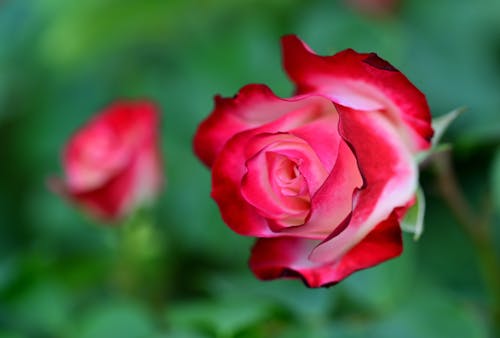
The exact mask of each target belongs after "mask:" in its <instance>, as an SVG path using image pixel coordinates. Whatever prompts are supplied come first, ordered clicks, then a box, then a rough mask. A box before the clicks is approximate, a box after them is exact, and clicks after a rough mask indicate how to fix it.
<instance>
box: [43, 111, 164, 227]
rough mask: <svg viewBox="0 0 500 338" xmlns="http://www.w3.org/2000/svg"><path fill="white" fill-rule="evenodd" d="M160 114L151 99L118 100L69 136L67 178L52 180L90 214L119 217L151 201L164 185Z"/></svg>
mask: <svg viewBox="0 0 500 338" xmlns="http://www.w3.org/2000/svg"><path fill="white" fill-rule="evenodd" d="M158 127H159V118H158V111H157V108H156V107H155V106H154V105H153V104H152V103H150V102H146V101H136V102H116V103H114V104H112V105H111V106H109V107H107V108H106V109H105V110H103V111H102V112H100V113H99V114H97V115H96V116H95V117H93V118H92V119H91V120H90V121H89V122H88V123H87V124H86V125H85V126H84V127H83V128H81V129H80V130H78V131H77V132H76V133H75V134H74V135H73V137H71V139H70V140H69V141H68V143H67V144H66V146H65V149H64V152H63V158H62V162H63V167H64V172H65V178H64V179H55V180H51V181H50V185H51V187H52V189H53V190H55V191H57V192H58V193H60V194H61V195H63V196H64V197H66V198H68V199H69V200H70V201H72V202H74V203H75V204H76V205H78V206H79V207H81V208H82V209H83V210H84V211H85V212H87V213H88V214H90V215H92V216H94V217H96V218H99V219H101V220H104V221H115V220H119V219H121V218H123V217H124V216H126V215H128V214H130V213H131V212H133V211H134V210H135V209H136V208H137V207H139V206H141V205H143V204H144V203H146V202H148V201H150V200H152V199H153V198H154V197H155V196H156V194H157V193H158V191H159V189H160V187H161V185H162V180H163V178H162V161H161V156H160V150H159V145H158V141H159V140H158Z"/></svg>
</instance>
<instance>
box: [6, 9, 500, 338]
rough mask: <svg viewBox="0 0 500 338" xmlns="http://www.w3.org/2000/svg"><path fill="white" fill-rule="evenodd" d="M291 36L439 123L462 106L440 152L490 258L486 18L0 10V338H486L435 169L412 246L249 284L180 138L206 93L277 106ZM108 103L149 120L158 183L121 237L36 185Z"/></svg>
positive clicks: (492, 200) (496, 115)
mask: <svg viewBox="0 0 500 338" xmlns="http://www.w3.org/2000/svg"><path fill="white" fill-rule="evenodd" d="M288 33H295V34H298V35H299V36H300V37H301V38H302V39H303V40H305V41H306V42H307V43H308V44H309V45H310V46H311V47H312V48H313V49H314V50H316V51H317V52H318V53H321V54H333V53H334V52H337V51H340V50H342V49H344V48H348V47H351V48H354V49H356V50H358V51H363V52H369V51H374V52H377V53H378V54H379V55H380V56H382V57H383V58H385V59H387V60H389V61H390V62H391V63H392V64H394V65H395V66H396V67H398V68H399V69H401V70H402V71H403V72H404V73H405V74H406V75H407V76H408V77H409V78H410V79H411V80H412V81H413V82H414V83H415V84H416V85H417V87H419V88H420V89H421V90H422V91H423V92H424V93H425V94H426V95H427V98H428V100H429V103H430V106H431V108H432V111H433V114H434V116H439V115H441V114H444V113H446V112H447V111H450V110H452V109H454V108H456V107H458V106H464V105H465V106H467V107H468V111H467V112H466V113H465V114H463V115H462V116H461V117H460V118H459V119H458V120H457V121H456V122H455V123H454V124H453V126H452V128H451V129H450V130H449V131H448V133H447V134H446V136H445V140H446V141H450V142H452V143H453V144H454V151H453V159H454V166H455V168H456V169H457V174H458V177H459V179H460V182H461V184H462V186H463V188H464V190H465V195H466V197H467V198H468V200H469V201H470V203H471V205H472V206H473V207H474V210H475V211H476V212H477V213H478V214H480V215H483V216H484V218H485V219H486V220H487V221H488V223H489V225H490V227H491V229H492V234H491V236H493V237H494V239H493V242H494V246H495V249H494V250H496V254H497V259H498V255H499V249H498V248H499V246H500V230H499V215H500V1H498V0H401V4H400V6H399V8H398V10H397V11H395V12H394V13H392V14H390V15H383V16H380V15H376V16H375V15H370V14H367V13H361V12H359V11H356V10H354V9H352V8H350V7H349V6H347V5H346V3H345V2H342V1H335V0H288V1H285V0H241V1H234V0H198V1H187V0H165V1H160V0H158V1H152V0H149V1H139V0H137V1H134V0H86V1H65V0H43V1H42V0H38V1H35V0H17V1H16V0H3V1H0V226H1V228H0V229H1V230H0V231H1V232H0V337H1V338H7V337H9V338H17V337H47V338H48V337H78V338H79V337H82V338H83V337H85V338H87V337H88V338H93V337H97V338H100V337H105V338H108V337H111V338H114V337H169V338H187V337H193V338H198V337H200V338H201V337H217V338H230V337H282V338H303V337H305V338H307V337H312V338H323V337H325V338H329V337H332V338H358V337H363V338H365V337H369V338H393V337H394V338H399V337H405V338H421V337H425V338H434V337H435V338H447V337H450V338H455V337H466V338H476V337H477V338H480V337H488V336H490V337H491V336H492V333H491V332H492V327H493V326H494V324H495V323H494V321H495V320H494V319H492V318H491V314H490V313H491V308H492V306H493V305H495V304H494V300H493V299H492V296H491V291H488V289H487V288H486V285H485V283H484V281H483V278H482V274H481V269H480V264H479V263H478V262H480V259H481V255H478V253H477V250H476V249H477V248H476V249H475V248H474V246H473V243H472V241H471V239H470V238H469V237H468V236H467V235H466V234H465V233H464V231H462V230H461V228H460V226H459V225H458V224H457V222H456V221H455V218H454V216H453V215H452V213H451V212H450V211H449V209H448V208H447V207H446V205H445V203H444V202H443V199H442V198H441V197H440V194H439V191H438V189H437V188H436V187H437V185H436V175H435V174H434V173H433V170H431V169H427V170H425V171H424V172H423V174H422V178H421V180H422V184H423V187H424V191H425V194H426V195H427V213H426V218H425V226H426V228H425V231H424V234H423V236H422V237H421V239H420V241H418V242H416V243H415V242H414V241H413V240H412V238H411V237H410V236H408V237H405V251H404V254H403V255H402V256H401V257H399V258H397V259H395V260H392V261H390V262H388V263H386V264H382V265H380V266H378V267H376V268H373V269H369V270H365V271H362V272H359V273H357V274H355V275H353V276H351V277H349V278H348V279H347V280H345V281H343V282H341V283H340V284H338V285H337V286H335V287H332V288H329V289H307V288H306V287H305V286H304V285H302V283H301V282H300V281H274V282H260V281H257V280H255V279H254V278H253V276H252V275H251V273H250V272H249V270H248V268H247V258H248V256H249V249H250V247H251V244H252V242H253V240H252V239H250V238H244V237H240V236H238V235H236V234H234V233H232V232H231V231H230V230H229V229H228V228H227V227H226V226H225V225H224V224H223V223H222V221H221V219H220V217H219V214H218V210H217V208H216V206H215V203H214V202H213V201H212V200H211V199H210V198H209V193H210V174H209V172H208V170H207V169H206V168H204V167H203V166H202V165H201V164H200V162H198V161H197V159H196V158H194V156H193V154H192V151H191V139H192V136H193V134H194V132H195V129H196V126H197V124H198V123H199V122H200V121H201V120H202V119H203V118H204V117H206V116H207V114H209V112H210V111H211V109H212V107H213V101H212V100H213V96H214V95H215V94H217V93H219V94H222V95H224V96H232V95H233V94H235V93H236V92H237V90H238V89H239V88H240V87H242V86H243V85H245V84H247V83H266V84H268V85H269V86H270V87H271V88H273V90H275V91H276V92H277V93H278V94H280V95H284V96H286V95H289V94H290V93H291V91H292V85H291V84H290V83H289V82H288V80H287V78H286V76H285V74H284V73H283V71H282V69H281V60H280V45H279V39H280V37H281V36H282V35H284V34H288ZM118 98H150V99H152V100H154V101H156V102H157V103H158V104H159V106H160V107H161V110H162V139H161V141H162V147H163V153H164V157H165V162H166V175H167V180H168V182H167V188H166V189H165V190H164V192H163V194H162V195H161V196H160V198H159V201H158V205H157V207H156V208H155V211H154V215H153V216H152V217H150V218H147V217H144V216H138V217H139V218H138V219H136V222H135V223H136V226H134V227H129V228H113V227H109V226H104V225H102V224H101V225H99V224H96V222H95V221H93V220H91V219H88V218H86V217H85V216H84V215H82V214H81V213H80V212H79V211H78V210H76V209H75V208H73V207H72V206H71V205H69V204H68V203H66V202H65V201H64V200H62V199H61V198H60V197H58V196H56V195H54V194H53V193H51V192H50V191H49V190H48V189H47V188H46V184H45V182H46V179H47V177H49V176H51V175H61V174H62V173H61V164H60V151H61V149H62V147H63V145H64V144H65V142H66V140H68V138H69V137H70V135H71V134H72V133H73V132H74V131H75V129H77V128H78V127H79V126H81V125H82V124H83V123H85V121H87V120H88V119H89V118H90V116H92V114H93V113H95V112H97V111H99V110H100V109H102V108H103V107H104V106H106V105H108V104H109V103H111V102H112V101H114V100H116V99H118ZM149 223H153V226H151V224H149ZM137 224H139V225H137ZM496 263H498V260H497V261H496ZM496 263H495V262H494V263H493V264H496ZM490 286H491V285H490ZM496 306H497V308H498V306H499V304H498V303H497V304H496ZM496 324H497V325H498V323H496Z"/></svg>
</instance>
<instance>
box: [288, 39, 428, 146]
mask: <svg viewBox="0 0 500 338" xmlns="http://www.w3.org/2000/svg"><path fill="white" fill-rule="evenodd" d="M282 46H283V62H284V67H285V69H286V71H287V73H288V75H289V76H290V78H291V79H292V81H294V82H295V84H296V85H297V90H298V92H299V93H318V94H323V95H326V96H327V97H329V98H331V99H332V100H333V101H334V102H336V103H339V104H341V105H344V106H346V107H350V108H353V109H356V110H366V111H378V110H380V111H381V112H382V113H383V114H387V116H388V117H389V118H390V119H391V120H392V121H393V123H395V125H397V127H398V129H399V130H400V137H402V138H403V139H405V140H406V141H407V142H408V144H409V145H410V146H411V148H412V149H413V150H414V151H416V150H424V149H427V148H428V147H429V146H430V139H431V137H432V134H433V131H432V127H431V115H430V110H429V106H428V104H427V101H426V98H425V96H424V95H423V94H422V93H421V92H420V91H419V90H418V89H417V88H416V87H415V86H414V85H413V84H412V83H411V82H410V81H409V80H408V79H407V78H406V77H405V76H404V75H403V74H402V73H401V72H399V71H398V70H397V69H395V68H394V67H393V66H391V65H390V64H389V63H388V62H387V61H385V60H383V59H381V58H379V57H378V56H377V55H376V54H374V53H371V54H360V53H357V52H355V51H354V50H352V49H348V50H345V51H342V52H340V53H337V54H335V55H333V56H319V55H316V54H315V53H314V52H313V51H312V50H311V49H310V48H309V47H308V46H307V45H306V44H305V43H304V42H302V41H301V40H300V39H299V38H297V37H296V36H294V35H288V36H285V37H284V38H283V40H282Z"/></svg>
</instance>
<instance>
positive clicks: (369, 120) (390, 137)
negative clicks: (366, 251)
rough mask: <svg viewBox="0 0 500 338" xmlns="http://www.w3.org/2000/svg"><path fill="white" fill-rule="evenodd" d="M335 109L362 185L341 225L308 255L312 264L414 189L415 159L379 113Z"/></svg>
mask: <svg viewBox="0 0 500 338" xmlns="http://www.w3.org/2000/svg"><path fill="white" fill-rule="evenodd" d="M338 110H339V113H340V121H341V122H340V123H341V126H340V130H341V134H342V136H343V137H344V138H345V140H346V142H348V143H349V144H350V145H351V147H352V148H353V149H354V151H355V155H356V159H357V162H358V165H359V168H360V170H361V174H362V176H363V180H364V186H363V187H362V188H361V189H360V190H358V191H357V192H356V193H355V196H354V199H355V203H354V206H353V211H352V215H351V219H350V221H349V224H348V225H347V227H346V228H345V229H344V230H343V231H342V232H340V233H338V234H335V236H332V237H331V238H328V239H327V240H325V241H324V242H323V243H322V244H321V245H319V246H318V247H317V248H316V249H314V251H313V252H312V254H311V256H310V259H311V260H313V261H317V262H329V261H332V260H335V259H338V258H339V257H341V256H343V255H344V254H345V253H346V252H348V251H349V250H350V249H351V248H352V247H354V246H355V245H356V244H358V243H359V242H361V241H362V240H363V238H365V237H366V236H367V235H368V233H370V232H371V231H372V230H373V228H374V227H375V226H376V225H377V224H378V223H380V222H381V221H382V220H384V219H386V218H387V217H389V215H390V214H391V213H393V212H394V210H396V209H397V208H400V207H403V206H405V205H407V204H408V202H409V201H410V200H411V199H412V198H413V195H414V194H415V190H416V188H417V178H418V168H417V165H416V162H415V160H414V159H413V158H412V154H411V152H410V151H409V150H408V148H407V147H406V146H405V145H404V144H402V142H401V141H400V139H399V138H398V134H397V132H396V130H395V129H394V127H393V125H392V124H391V123H390V122H389V121H388V120H387V119H386V118H385V117H384V116H383V115H379V114H371V113H367V112H363V111H356V110H352V109H349V108H345V107H339V108H338Z"/></svg>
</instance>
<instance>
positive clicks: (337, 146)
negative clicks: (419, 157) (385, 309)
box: [194, 36, 433, 287]
mask: <svg viewBox="0 0 500 338" xmlns="http://www.w3.org/2000/svg"><path fill="white" fill-rule="evenodd" d="M282 43H283V57H284V67H285V69H286V71H287V73H288V75H289V76H290V78H291V79H292V81H293V82H294V83H295V84H296V87H297V94H296V95H295V96H293V97H291V98H286V99H285V98H280V97H277V96H276V95H274V94H273V93H272V91H271V90H270V89H269V88H268V87H266V86H264V85H248V86H245V87H243V88H242V89H241V90H240V92H239V93H238V94H237V95H236V96H235V97H233V98H221V97H220V96H217V97H216V99H215V108H214V110H213V111H212V113H211V114H210V116H209V117H208V118H207V119H206V120H205V121H203V122H202V123H201V125H200V126H199V128H198V131H197V133H196V135H195V138H194V150H195V152H196V154H197V155H198V157H199V158H200V159H201V160H202V161H203V162H204V163H205V164H206V165H207V166H208V167H210V168H211V170H212V197H213V198H214V199H215V201H216V202H217V204H218V206H219V209H220V212H221V214H222V218H223V220H224V221H225V223H226V224H227V225H228V226H229V227H231V229H233V230H234V231H235V232H237V233H239V234H242V235H247V236H255V237H258V238H259V239H258V240H257V242H256V244H255V246H254V247H253V250H252V256H251V259H250V267H251V269H252V270H253V272H254V273H255V275H256V276H257V277H259V278H261V279H274V278H279V277H291V278H301V279H303V280H304V282H305V283H306V284H307V285H308V286H310V287H318V286H324V285H329V284H333V283H336V282H338V281H340V280H342V279H343V278H345V277H346V276H348V275H349V274H351V273H353V272H354V271H356V270H359V269H363V268H367V267H370V266H373V265H375V264H378V263H380V262H382V261H385V260H387V259H390V258H393V257H395V256H398V255H399V254H400V253H401V251H402V242H401V230H400V226H399V220H400V219H401V217H403V215H404V214H405V212H406V210H407V208H408V206H409V205H411V204H412V203H413V201H414V195H415V191H416V187H417V177H418V168H417V164H416V162H415V160H414V155H415V154H416V153H417V152H419V151H422V150H425V149H428V148H429V146H430V143H429V142H430V139H431V137H432V134H433V131H432V128H431V125H430V118H431V116H430V112H429V107H428V105H427V101H426V99H425V96H424V95H423V94H422V93H421V92H420V91H419V90H418V89H417V88H416V87H415V86H413V85H412V84H411V83H410V81H409V80H408V79H407V78H406V77H405V76H404V75H403V74H402V73H400V72H399V71H398V70H396V69H395V68H394V67H392V66H391V65H390V64H389V63H388V62H386V61H384V60H382V59H381V58H379V57H378V56H377V55H376V54H373V53H370V54H360V53H357V52H355V51H353V50H350V49H349V50H345V51H342V52H340V53H338V54H335V55H333V56H327V57H323V56H318V55H316V54H314V53H313V52H312V51H311V50H310V49H309V48H308V47H307V46H306V45H305V44H304V43H303V42H302V41H300V40H299V39H298V38H297V37H295V36H286V37H284V38H283V41H282Z"/></svg>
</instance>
